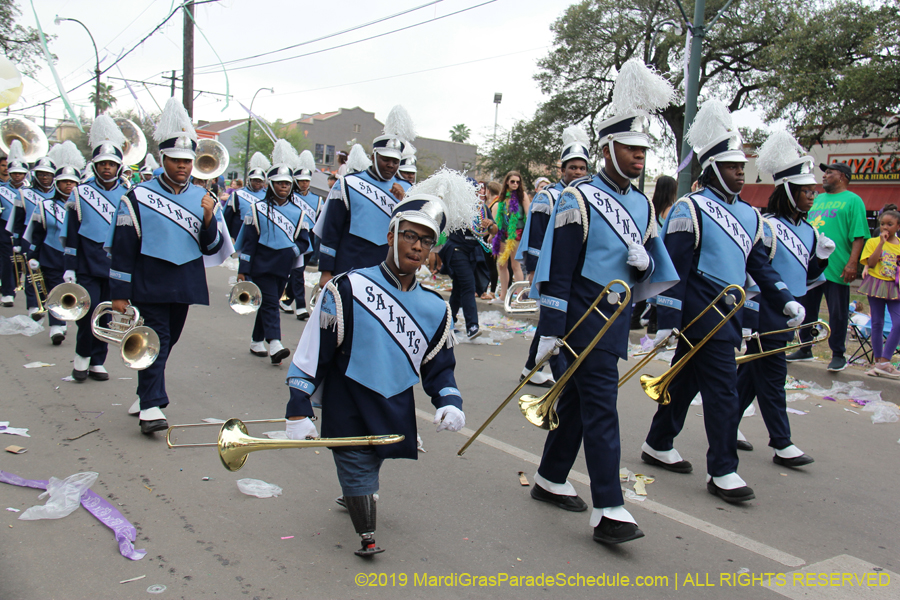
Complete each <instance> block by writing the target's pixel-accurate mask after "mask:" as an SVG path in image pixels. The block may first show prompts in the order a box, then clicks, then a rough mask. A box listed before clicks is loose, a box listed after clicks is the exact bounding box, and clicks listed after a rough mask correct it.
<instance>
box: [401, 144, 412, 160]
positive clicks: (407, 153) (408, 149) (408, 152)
mask: <svg viewBox="0 0 900 600" xmlns="http://www.w3.org/2000/svg"><path fill="white" fill-rule="evenodd" d="M415 156H416V147H415V146H413V145H412V144H409V143H407V144H406V145H405V147H404V148H403V153H402V154H401V155H400V160H406V159H407V158H415Z"/></svg>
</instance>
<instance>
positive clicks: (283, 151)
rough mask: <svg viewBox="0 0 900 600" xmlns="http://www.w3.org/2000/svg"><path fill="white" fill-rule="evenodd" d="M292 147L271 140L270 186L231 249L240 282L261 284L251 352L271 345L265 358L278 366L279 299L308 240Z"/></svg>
mask: <svg viewBox="0 0 900 600" xmlns="http://www.w3.org/2000/svg"><path fill="white" fill-rule="evenodd" d="M292 152H294V149H293V148H291V145H290V143H289V142H288V141H287V140H278V141H277V142H275V149H274V150H273V151H272V162H273V163H274V164H273V165H272V168H271V169H269V172H268V174H267V175H266V181H268V189H267V190H266V195H265V199H264V200H258V201H257V202H255V203H254V204H253V205H251V207H250V214H248V215H247V218H246V219H245V220H244V225H243V227H241V232H240V234H239V235H238V238H237V242H235V247H236V248H237V250H238V252H239V253H240V259H241V262H240V267H239V268H238V276H237V279H238V281H246V280H247V279H250V280H252V281H253V283H255V284H256V285H257V286H259V290H260V292H261V293H262V304H261V305H260V307H259V310H258V311H256V322H255V323H254V325H253V334H252V335H251V339H250V352H251V353H252V354H254V355H255V356H265V355H266V347H265V345H264V344H263V340H265V341H266V342H268V343H269V351H268V354H269V358H270V360H271V361H272V364H273V365H280V364H281V361H282V360H284V359H285V358H287V357H288V356H289V355H290V353H291V351H290V350H288V349H287V348H285V347H284V346H283V345H282V343H281V316H280V315H279V314H278V300H279V298H281V293H282V292H283V291H284V286H285V284H286V283H287V278H288V274H289V273H290V272H291V269H293V268H294V267H296V265H297V264H298V263H300V264H302V263H303V252H305V251H306V249H307V247H308V246H309V240H308V239H307V238H304V237H302V236H301V235H300V233H301V232H302V229H301V228H300V220H301V219H302V218H303V211H302V210H300V207H299V206H297V205H296V204H294V203H293V202H292V201H291V188H292V187H293V185H294V176H293V171H292V169H291V166H290V159H291V153H292Z"/></svg>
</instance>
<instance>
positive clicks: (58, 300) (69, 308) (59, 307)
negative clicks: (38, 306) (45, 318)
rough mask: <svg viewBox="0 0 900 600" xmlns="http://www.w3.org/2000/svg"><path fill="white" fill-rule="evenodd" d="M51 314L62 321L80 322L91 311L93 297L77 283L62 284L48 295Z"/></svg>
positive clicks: (48, 308) (48, 307)
mask: <svg viewBox="0 0 900 600" xmlns="http://www.w3.org/2000/svg"><path fill="white" fill-rule="evenodd" d="M45 306H46V308H47V310H49V311H50V314H51V315H53V316H54V317H56V318H57V319H59V320H60V321H78V320H79V319H81V318H82V317H84V316H85V315H86V314H88V313H89V312H90V310H91V296H90V294H88V291H87V290H86V289H84V288H83V287H82V286H80V285H78V284H77V283H61V284H59V285H58V286H56V287H55V288H53V289H52V290H50V294H48V295H47V301H46V303H45Z"/></svg>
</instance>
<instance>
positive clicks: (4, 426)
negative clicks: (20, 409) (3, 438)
mask: <svg viewBox="0 0 900 600" xmlns="http://www.w3.org/2000/svg"><path fill="white" fill-rule="evenodd" d="M0 433H8V434H10V435H21V436H22V437H31V436H30V435H28V428H27V427H10V426H9V421H0Z"/></svg>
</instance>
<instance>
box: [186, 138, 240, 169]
mask: <svg viewBox="0 0 900 600" xmlns="http://www.w3.org/2000/svg"><path fill="white" fill-rule="evenodd" d="M196 155H197V157H196V158H195V159H194V169H193V171H191V175H192V176H194V177H196V178H197V179H215V178H216V177H218V176H219V175H221V174H222V173H224V172H225V170H226V169H227V168H228V162H229V160H230V159H231V157H230V156H229V154H228V148H226V147H225V146H224V145H223V144H221V143H220V142H217V141H216V140H211V139H208V138H207V139H202V140H200V141H199V142H197V152H196Z"/></svg>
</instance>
